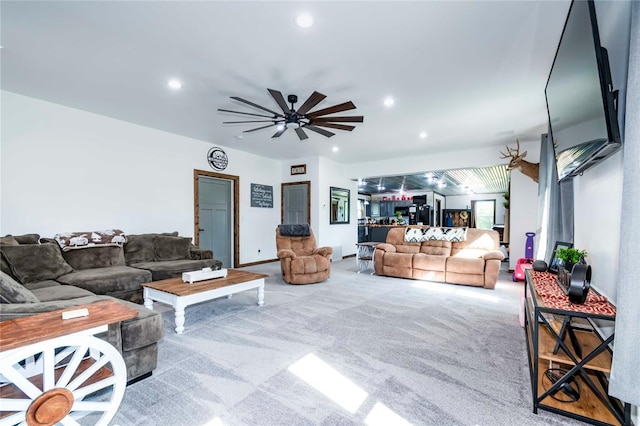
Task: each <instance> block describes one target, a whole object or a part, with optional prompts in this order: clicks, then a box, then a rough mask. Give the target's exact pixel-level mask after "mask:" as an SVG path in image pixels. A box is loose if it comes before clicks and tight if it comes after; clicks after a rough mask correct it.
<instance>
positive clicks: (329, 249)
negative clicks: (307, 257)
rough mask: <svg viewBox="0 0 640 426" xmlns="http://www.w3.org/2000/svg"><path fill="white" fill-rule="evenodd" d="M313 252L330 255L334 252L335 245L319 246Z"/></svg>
mask: <svg viewBox="0 0 640 426" xmlns="http://www.w3.org/2000/svg"><path fill="white" fill-rule="evenodd" d="M313 254H319V255H320V256H326V257H329V256H331V255H332V254H333V247H318V248H317V249H315V250H314V251H313Z"/></svg>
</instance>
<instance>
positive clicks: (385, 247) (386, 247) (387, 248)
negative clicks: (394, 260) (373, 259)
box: [376, 243, 396, 253]
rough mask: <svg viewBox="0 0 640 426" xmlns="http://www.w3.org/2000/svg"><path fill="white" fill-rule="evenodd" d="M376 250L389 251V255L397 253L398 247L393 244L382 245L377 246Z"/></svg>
mask: <svg viewBox="0 0 640 426" xmlns="http://www.w3.org/2000/svg"><path fill="white" fill-rule="evenodd" d="M376 250H382V251H388V252H389V253H395V252H396V246H394V245H393V244H387V243H382V244H378V245H377V246H376Z"/></svg>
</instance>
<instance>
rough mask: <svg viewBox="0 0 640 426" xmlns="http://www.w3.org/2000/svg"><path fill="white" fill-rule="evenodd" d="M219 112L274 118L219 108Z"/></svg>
mask: <svg viewBox="0 0 640 426" xmlns="http://www.w3.org/2000/svg"><path fill="white" fill-rule="evenodd" d="M218 111H221V112H232V113H234V114H242V115H251V116H254V117H267V118H274V117H273V116H272V115H264V114H254V113H252V112H242V111H231V110H230V109H223V108H218Z"/></svg>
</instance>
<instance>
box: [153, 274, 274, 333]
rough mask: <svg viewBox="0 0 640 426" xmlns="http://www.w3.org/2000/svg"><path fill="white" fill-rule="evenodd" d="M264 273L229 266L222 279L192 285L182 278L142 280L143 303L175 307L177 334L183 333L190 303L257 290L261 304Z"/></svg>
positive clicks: (260, 303) (262, 302)
mask: <svg viewBox="0 0 640 426" xmlns="http://www.w3.org/2000/svg"><path fill="white" fill-rule="evenodd" d="M266 277H268V275H265V274H258V273H255V272H245V271H238V270H235V269H229V270H228V271H227V276H226V277H225V278H215V279H212V280H204V281H197V282H194V283H193V284H189V283H185V282H183V281H182V278H169V279H166V280H160V281H154V282H150V283H144V284H142V286H143V287H144V306H146V307H147V308H149V309H153V302H154V301H156V302H162V303H167V304H169V305H171V306H173V309H174V310H175V322H176V328H175V330H176V333H178V334H182V333H183V332H184V321H185V318H184V315H185V313H184V311H185V308H186V307H187V306H189V305H193V304H195V303H200V302H205V301H207V300H212V299H217V298H219V297H223V296H227V297H231V296H232V295H233V294H234V293H239V292H241V291H246V290H252V289H257V293H258V306H262V305H263V304H264V279H265V278H266Z"/></svg>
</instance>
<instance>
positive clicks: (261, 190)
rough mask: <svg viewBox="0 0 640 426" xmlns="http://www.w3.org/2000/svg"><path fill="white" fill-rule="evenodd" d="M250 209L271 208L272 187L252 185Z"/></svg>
mask: <svg viewBox="0 0 640 426" xmlns="http://www.w3.org/2000/svg"><path fill="white" fill-rule="evenodd" d="M251 207H266V208H273V186H271V185H261V184H259V183H252V184H251Z"/></svg>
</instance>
